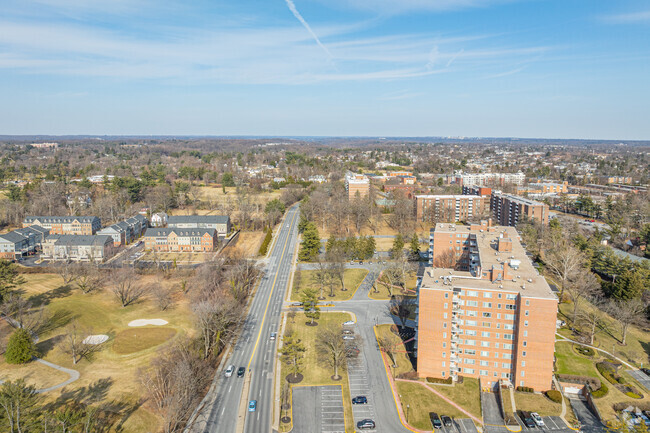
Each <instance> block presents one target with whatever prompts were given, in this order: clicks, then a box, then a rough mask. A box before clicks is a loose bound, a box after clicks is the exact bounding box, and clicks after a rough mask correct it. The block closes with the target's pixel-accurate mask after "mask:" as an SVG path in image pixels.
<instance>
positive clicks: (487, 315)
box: [482, 313, 492, 318]
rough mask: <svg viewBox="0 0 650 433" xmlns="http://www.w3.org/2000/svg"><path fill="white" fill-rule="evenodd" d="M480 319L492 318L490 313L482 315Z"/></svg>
mask: <svg viewBox="0 0 650 433" xmlns="http://www.w3.org/2000/svg"><path fill="white" fill-rule="evenodd" d="M482 317H485V318H490V317H492V313H483V315H482Z"/></svg>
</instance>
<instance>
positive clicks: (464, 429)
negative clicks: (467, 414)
mask: <svg viewBox="0 0 650 433" xmlns="http://www.w3.org/2000/svg"><path fill="white" fill-rule="evenodd" d="M436 432H440V433H478V430H477V429H476V426H475V425H474V421H472V420H471V419H469V418H458V419H454V420H453V425H451V426H448V427H445V426H442V428H441V429H438V430H436Z"/></svg>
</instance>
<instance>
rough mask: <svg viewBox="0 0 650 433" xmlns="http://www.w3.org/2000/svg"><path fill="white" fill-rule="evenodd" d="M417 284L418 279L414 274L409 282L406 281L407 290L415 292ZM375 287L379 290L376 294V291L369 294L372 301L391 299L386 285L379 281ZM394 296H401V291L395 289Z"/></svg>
mask: <svg viewBox="0 0 650 433" xmlns="http://www.w3.org/2000/svg"><path fill="white" fill-rule="evenodd" d="M417 283H418V277H417V275H416V274H415V272H414V273H412V274H411V275H410V276H409V278H408V280H407V281H406V288H407V289H411V290H415V289H416V287H417ZM375 287H376V288H377V292H376V293H375V291H374V289H370V291H369V292H368V296H369V297H370V299H377V300H382V301H385V300H387V299H390V292H389V291H388V287H386V286H385V285H384V284H381V283H380V282H379V281H376V282H375ZM393 294H394V295H398V294H400V290H399V289H393ZM409 296H410V295H409ZM415 296H416V295H413V297H415Z"/></svg>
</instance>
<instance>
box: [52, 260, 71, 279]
mask: <svg viewBox="0 0 650 433" xmlns="http://www.w3.org/2000/svg"><path fill="white" fill-rule="evenodd" d="M74 267H75V264H74V263H72V262H71V261H70V260H64V261H61V262H58V263H57V264H56V265H54V269H56V273H57V274H59V276H60V277H61V278H62V279H63V284H64V285H68V284H70V283H72V282H73V281H74V278H75V274H74V271H73V269H74Z"/></svg>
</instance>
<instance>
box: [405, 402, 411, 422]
mask: <svg viewBox="0 0 650 433" xmlns="http://www.w3.org/2000/svg"><path fill="white" fill-rule="evenodd" d="M410 408H411V405H410V404H407V405H406V423H407V424H408V422H409V409H410Z"/></svg>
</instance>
